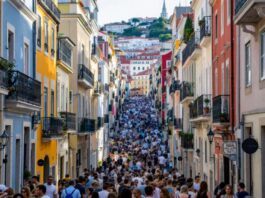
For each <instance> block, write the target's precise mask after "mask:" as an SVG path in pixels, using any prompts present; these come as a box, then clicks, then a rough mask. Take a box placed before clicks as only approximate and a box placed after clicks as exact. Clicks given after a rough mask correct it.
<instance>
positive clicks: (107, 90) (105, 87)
mask: <svg viewBox="0 0 265 198" xmlns="http://www.w3.org/2000/svg"><path fill="white" fill-rule="evenodd" d="M104 90H105V92H109V85H108V84H106V83H105V85H104Z"/></svg>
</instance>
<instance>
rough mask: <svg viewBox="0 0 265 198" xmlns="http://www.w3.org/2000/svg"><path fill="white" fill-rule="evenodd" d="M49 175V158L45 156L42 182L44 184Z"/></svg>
mask: <svg viewBox="0 0 265 198" xmlns="http://www.w3.org/2000/svg"><path fill="white" fill-rule="evenodd" d="M49 175H50V160H49V157H48V156H47V155H46V156H45V157H44V166H43V180H44V181H45V182H46V181H47V179H48V177H49Z"/></svg>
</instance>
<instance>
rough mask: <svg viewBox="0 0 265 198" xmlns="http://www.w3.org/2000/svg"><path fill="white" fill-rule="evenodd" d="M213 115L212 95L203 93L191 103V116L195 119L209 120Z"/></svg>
mask: <svg viewBox="0 0 265 198" xmlns="http://www.w3.org/2000/svg"><path fill="white" fill-rule="evenodd" d="M210 115H211V95H201V96H199V97H198V98H196V99H195V100H194V102H193V103H192V104H190V118H191V119H195V120H194V121H203V120H204V119H206V120H208V118H209V117H210Z"/></svg>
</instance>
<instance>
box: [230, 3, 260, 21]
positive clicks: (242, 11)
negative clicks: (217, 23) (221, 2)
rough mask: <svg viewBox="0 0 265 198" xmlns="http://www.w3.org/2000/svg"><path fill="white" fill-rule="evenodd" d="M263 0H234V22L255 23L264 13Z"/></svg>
mask: <svg viewBox="0 0 265 198" xmlns="http://www.w3.org/2000/svg"><path fill="white" fill-rule="evenodd" d="M264 10H265V1H264V0H235V17H234V21H235V24H237V25H240V24H245V25H250V24H257V23H258V22H259V21H261V20H262V18H263V16H264V14H265V11H264Z"/></svg>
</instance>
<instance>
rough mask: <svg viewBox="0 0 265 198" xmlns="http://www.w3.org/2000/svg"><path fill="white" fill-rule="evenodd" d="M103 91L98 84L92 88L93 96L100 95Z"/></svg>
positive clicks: (101, 86)
mask: <svg viewBox="0 0 265 198" xmlns="http://www.w3.org/2000/svg"><path fill="white" fill-rule="evenodd" d="M102 91H103V85H102V84H101V83H100V82H96V84H95V87H94V92H95V94H101V93H102Z"/></svg>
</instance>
